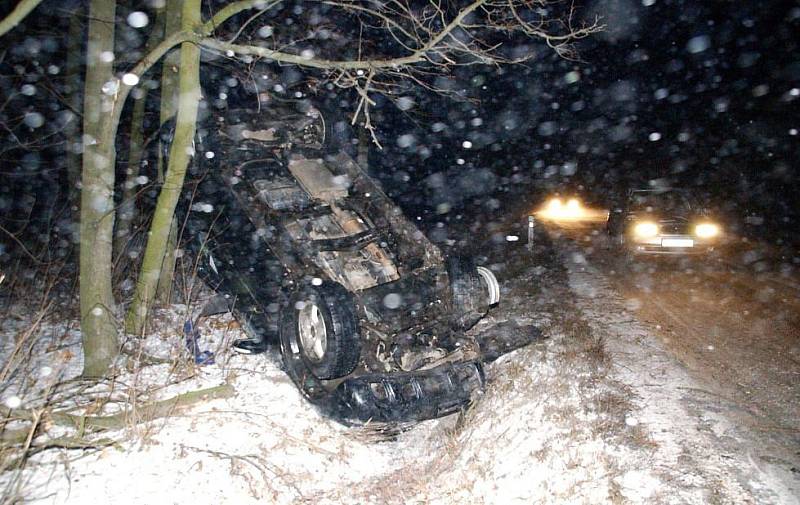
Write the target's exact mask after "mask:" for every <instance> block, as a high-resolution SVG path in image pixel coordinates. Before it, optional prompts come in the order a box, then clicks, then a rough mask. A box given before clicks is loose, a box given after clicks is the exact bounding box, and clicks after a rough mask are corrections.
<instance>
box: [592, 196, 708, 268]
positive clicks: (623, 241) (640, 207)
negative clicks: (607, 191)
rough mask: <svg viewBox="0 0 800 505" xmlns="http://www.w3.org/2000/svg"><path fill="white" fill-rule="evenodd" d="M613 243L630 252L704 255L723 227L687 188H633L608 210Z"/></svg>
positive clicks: (634, 253) (608, 224)
mask: <svg viewBox="0 0 800 505" xmlns="http://www.w3.org/2000/svg"><path fill="white" fill-rule="evenodd" d="M607 231H608V234H609V236H610V238H611V240H612V243H613V244H615V245H616V246H618V247H620V248H622V249H624V250H625V252H626V253H628V254H630V255H634V256H637V255H688V254H706V253H708V252H711V251H713V250H714V248H715V247H717V246H718V244H719V243H720V239H721V236H722V229H721V227H720V225H719V224H718V223H717V222H715V221H714V220H713V219H712V218H711V217H710V216H709V215H708V212H707V211H706V210H705V208H704V206H703V205H701V204H700V202H699V201H698V200H697V199H695V198H694V197H693V196H692V194H691V193H690V192H689V191H686V190H683V189H675V188H670V189H635V190H631V191H629V192H628V194H627V197H626V198H625V199H624V200H623V201H622V202H620V203H618V204H617V205H615V206H613V207H612V208H611V210H610V212H609V216H608V223H607Z"/></svg>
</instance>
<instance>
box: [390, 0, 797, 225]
mask: <svg viewBox="0 0 800 505" xmlns="http://www.w3.org/2000/svg"><path fill="white" fill-rule="evenodd" d="M584 12H585V13H586V14H587V15H590V14H591V13H592V12H596V13H598V14H601V15H602V16H603V19H602V22H603V23H604V24H606V30H605V31H604V32H603V33H601V34H597V35H595V36H593V37H591V38H589V39H585V40H583V41H581V42H580V43H579V46H578V47H579V50H580V61H574V62H573V61H565V60H563V59H560V58H558V57H557V56H556V55H554V54H553V53H552V51H550V50H548V49H547V48H538V49H537V51H538V53H539V55H540V56H539V57H538V58H537V59H536V61H535V62H534V63H532V64H531V65H530V66H529V67H528V68H504V69H493V68H485V69H483V70H482V71H479V72H477V73H476V72H474V70H470V71H469V72H461V73H460V74H459V77H460V79H459V80H458V85H459V86H461V88H462V89H464V90H465V93H466V94H468V95H470V96H473V97H477V98H480V100H481V103H480V104H479V105H477V106H475V105H472V104H468V103H463V102H462V103H458V102H449V103H448V102H443V101H442V100H441V99H438V98H436V99H434V98H431V97H427V99H420V103H419V104H418V105H419V106H418V108H417V109H413V110H411V111H408V112H407V113H405V114H403V115H402V116H407V117H409V118H408V119H407V120H404V119H403V117H402V116H398V114H395V113H393V112H389V111H388V109H391V105H387V106H384V109H383V110H384V111H386V115H387V116H389V117H391V120H390V121H387V122H386V123H388V124H390V125H391V127H385V128H384V129H383V133H384V135H385V137H386V140H387V141H386V142H385V144H387V149H386V150H385V151H384V153H383V155H379V159H380V160H381V163H382V167H383V168H382V169H383V171H384V172H386V173H394V174H395V177H393V178H392V179H393V182H395V183H397V184H394V185H393V187H395V188H396V191H397V193H398V194H400V193H405V198H406V199H407V200H408V201H410V202H414V201H416V202H417V203H421V202H422V201H425V202H428V203H430V201H431V200H430V196H431V195H432V194H433V195H434V196H437V195H438V196H439V197H440V198H445V199H447V198H451V199H453V200H459V199H460V198H461V195H457V194H452V195H448V192H447V191H444V193H443V192H442V191H441V189H442V188H441V187H436V188H435V189H434V190H433V191H428V193H427V194H426V195H425V196H422V197H421V198H414V193H415V190H416V189H417V188H416V186H417V185H416V184H413V183H414V182H415V181H417V180H419V179H422V178H424V177H425V176H427V174H429V173H430V172H431V171H441V172H442V173H447V174H449V175H452V174H454V173H455V174H458V173H471V174H478V177H477V180H478V184H477V185H476V184H472V183H471V182H472V181H468V182H467V183H466V184H464V185H463V186H468V187H470V188H471V191H473V192H479V189H477V188H476V186H480V185H481V184H486V185H487V186H488V187H493V185H495V186H496V185H497V184H503V183H508V184H509V185H514V184H515V183H516V182H521V183H533V184H534V185H535V186H536V187H537V188H542V187H547V188H550V189H554V190H574V189H575V188H576V187H578V186H582V187H583V188H584V189H583V191H582V192H583V193H584V194H585V196H586V197H587V198H589V199H595V200H600V201H605V202H607V201H608V198H607V196H608V195H613V194H614V193H616V192H620V191H623V190H624V188H626V187H629V186H642V185H646V184H648V183H650V184H652V182H650V181H655V182H657V183H660V184H669V185H681V186H689V187H694V188H697V189H698V191H700V192H703V193H705V194H708V195H709V197H710V198H711V199H713V200H714V201H715V203H716V204H717V205H719V206H720V207H724V209H723V210H724V211H725V212H728V213H731V214H733V215H736V216H741V215H744V214H745V213H760V214H766V215H767V216H766V217H767V221H770V220H772V221H774V224H775V228H786V227H790V228H797V219H798V209H797V205H796V203H795V198H794V194H795V193H796V191H797V190H798V189H800V184H798V177H797V165H796V158H797V154H798V139H800V137H798V135H797V131H796V130H795V129H800V124H799V123H800V122H799V121H798V117H800V114H798V112H800V107H798V103H800V96H797V93H798V88H800V60H798V57H797V45H798V40H799V39H800V38H798V37H797V36H796V34H797V33H800V6H798V4H797V3H796V2H758V3H757V5H756V3H748V2H736V3H733V2H689V1H677V0H655V1H653V0H643V1H642V0H597V1H594V2H590V3H589V4H588V6H587V9H586V10H585V11H584ZM445 104H446V105H445ZM431 116H432V117H431ZM415 121H416V122H417V124H416V125H415V124H414V123H415ZM437 121H441V123H442V124H444V125H445V127H444V129H442V130H441V131H439V132H436V131H432V129H431V126H430V124H431V123H435V122H437ZM434 130H435V128H434ZM404 134H410V135H412V136H413V140H414V141H413V144H412V145H411V146H408V147H400V146H398V145H397V142H393V140H395V139H398V138H401V136H402V135H404ZM464 140H468V141H470V142H472V147H471V148H470V149H464V148H463V147H462V146H463V141H464ZM406 144H407V142H406ZM459 159H460V160H463V164H459V163H460V162H459ZM515 167H516V168H515ZM487 172H491V174H488V175H487ZM513 174H516V176H514V177H511V176H512V175H513ZM492 175H494V176H498V177H492ZM406 180H407V181H408V182H405V183H404V181H406ZM404 184H405V186H406V187H405V188H404V187H403V185H404ZM488 187H487V189H489V188H488ZM445 189H447V188H445ZM451 193H452V192H451ZM443 194H444V196H443ZM433 201H434V202H436V198H434V200H433ZM456 203H457V202H456ZM412 205H413V204H412Z"/></svg>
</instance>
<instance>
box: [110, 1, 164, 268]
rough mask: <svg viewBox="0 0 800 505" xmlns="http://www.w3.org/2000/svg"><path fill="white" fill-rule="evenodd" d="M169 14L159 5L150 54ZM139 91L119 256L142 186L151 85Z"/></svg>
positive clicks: (119, 224) (148, 48)
mask: <svg viewBox="0 0 800 505" xmlns="http://www.w3.org/2000/svg"><path fill="white" fill-rule="evenodd" d="M165 17H166V16H165V14H164V9H163V8H157V9H156V14H155V24H154V26H153V31H151V32H150V36H149V37H148V38H147V44H146V46H145V53H146V54H149V53H150V51H152V50H153V48H154V47H155V46H156V45H157V44H158V43H159V42H161V41H162V40H164V38H165V33H164V25H165ZM139 92H140V95H139V96H134V98H135V100H136V102H134V104H133V113H132V114H131V142H130V148H129V150H128V169H127V171H126V173H125V182H123V183H122V199H121V200H120V205H119V215H118V216H117V231H116V233H115V234H114V254H115V257H116V258H119V256H120V254H122V253H123V251H124V250H125V246H126V245H127V243H128V240H130V237H131V231H132V226H133V222H134V221H135V219H136V210H137V209H136V193H137V192H138V188H139V184H138V183H137V182H136V178H137V177H138V176H139V171H140V168H141V163H142V157H143V155H144V130H145V127H144V117H145V109H146V105H147V95H148V90H147V87H146V86H142V87H140V88H139Z"/></svg>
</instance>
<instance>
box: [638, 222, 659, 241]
mask: <svg viewBox="0 0 800 505" xmlns="http://www.w3.org/2000/svg"><path fill="white" fill-rule="evenodd" d="M633 234H634V235H636V236H637V237H642V238H647V237H654V236H656V235H658V225H657V224H655V223H650V222H644V223H637V224H636V226H634V227H633Z"/></svg>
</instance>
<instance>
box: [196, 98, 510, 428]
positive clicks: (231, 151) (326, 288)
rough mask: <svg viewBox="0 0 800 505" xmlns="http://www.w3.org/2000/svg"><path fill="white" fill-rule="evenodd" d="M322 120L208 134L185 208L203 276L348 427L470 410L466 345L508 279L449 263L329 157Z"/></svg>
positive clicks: (233, 122) (242, 113) (350, 168)
mask: <svg viewBox="0 0 800 505" xmlns="http://www.w3.org/2000/svg"><path fill="white" fill-rule="evenodd" d="M315 114H318V113H316V111H314V110H310V111H308V112H306V114H305V116H306V117H305V118H294V119H293V121H292V122H288V123H281V122H279V121H276V120H275V119H274V118H272V119H271V118H269V117H265V116H266V115H265V114H258V113H255V112H253V111H247V110H234V111H225V113H224V114H219V115H217V117H215V118H213V119H214V121H213V123H211V125H213V126H211V125H209V126H208V127H204V128H201V129H200V135H199V136H198V141H197V146H196V147H197V152H198V156H197V160H198V161H199V162H198V163H196V164H195V166H194V167H193V168H192V173H193V176H194V183H193V185H192V188H193V190H192V191H191V192H190V193H189V194H188V195H187V198H188V199H190V201H188V202H186V204H185V205H184V207H185V208H186V209H188V214H187V216H186V231H185V232H184V236H187V237H188V242H187V247H188V249H189V250H192V251H194V253H195V256H196V258H197V272H198V274H199V276H200V277H201V278H203V280H204V281H205V282H206V283H207V284H208V285H210V286H211V287H212V288H213V289H215V290H216V291H218V292H220V293H224V294H225V295H226V296H228V297H229V299H230V302H231V306H232V309H233V310H232V311H233V313H234V315H235V316H236V317H237V319H238V320H239V321H240V323H241V324H242V326H243V327H244V328H245V330H246V331H248V332H250V333H253V334H255V335H256V336H257V337H258V338H261V337H266V338H267V339H268V340H272V341H277V342H279V344H280V349H281V354H282V357H283V362H284V365H285V368H286V371H287V373H288V374H289V376H290V377H291V378H292V380H293V381H294V383H295V384H296V385H297V387H298V388H299V390H300V391H301V392H302V393H303V395H304V396H305V397H306V398H307V399H309V400H310V401H312V402H313V403H315V404H316V405H317V406H318V407H320V408H321V409H322V410H323V411H325V412H326V413H328V414H330V415H332V416H335V417H336V418H337V419H340V420H343V421H345V422H354V423H363V422H370V421H373V422H396V421H397V422H399V421H416V420H422V419H428V418H434V417H439V416H442V415H446V414H449V413H452V412H454V411H457V410H459V409H462V408H464V407H465V406H466V405H467V404H468V403H469V402H470V400H471V398H472V397H473V396H474V395H475V394H476V393H477V392H478V391H480V390H481V389H482V388H483V385H484V374H483V368H482V363H481V359H480V353H479V349H478V348H477V344H476V343H475V341H474V340H473V339H470V338H467V337H466V336H465V331H466V330H467V329H469V328H470V327H471V326H472V325H474V324H475V323H476V322H477V321H478V320H479V319H480V318H481V317H482V316H483V315H484V314H485V313H486V311H487V310H488V309H489V307H490V306H491V305H494V304H496V303H497V302H498V301H499V296H500V288H499V284H498V282H497V279H496V278H495V277H494V275H493V274H492V272H491V271H490V270H488V269H487V268H484V267H476V266H475V265H474V263H472V262H471V260H470V259H469V258H464V257H457V256H454V257H449V258H445V257H443V255H442V252H441V251H440V250H439V249H438V248H437V247H436V246H435V245H434V244H433V243H431V242H430V241H429V240H428V239H427V238H426V237H425V235H424V234H423V233H422V232H420V230H419V229H418V228H417V227H416V226H415V225H414V224H413V223H412V222H410V221H409V220H408V219H407V218H406V217H405V216H404V215H403V212H402V211H401V209H400V208H399V207H397V206H396V205H395V204H394V203H393V202H392V201H391V200H390V199H389V198H388V197H387V196H386V194H385V193H384V192H383V191H382V189H381V188H380V186H379V185H378V184H377V183H376V182H375V181H374V180H373V179H372V178H371V177H369V176H368V175H367V174H366V173H365V172H364V170H363V169H362V168H361V167H359V166H358V165H357V164H356V163H355V161H354V160H353V159H352V158H351V157H350V156H348V155H347V154H345V153H344V152H341V151H326V150H325V149H324V148H323V147H322V146H323V145H324V139H323V138H321V137H322V132H324V125H321V124H320V123H321V120H320V121H317V119H318V118H317V117H315ZM203 153H213V154H212V155H205V156H204V155H203ZM187 232H188V233H187Z"/></svg>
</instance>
